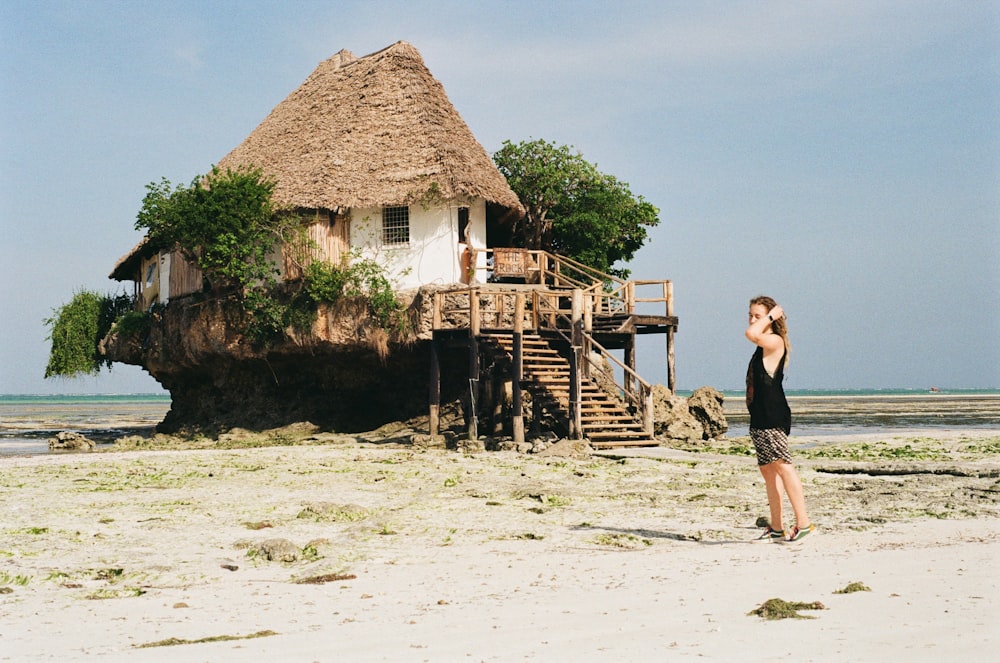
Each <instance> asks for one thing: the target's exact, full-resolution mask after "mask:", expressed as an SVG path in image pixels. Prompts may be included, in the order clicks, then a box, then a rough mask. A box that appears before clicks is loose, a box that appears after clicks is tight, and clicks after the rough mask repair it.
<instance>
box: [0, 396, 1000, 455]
mask: <svg viewBox="0 0 1000 663" xmlns="http://www.w3.org/2000/svg"><path fill="white" fill-rule="evenodd" d="M680 395H682V396H688V395H690V392H683V391H682V392H680ZM724 395H725V402H724V405H723V409H724V411H725V414H726V419H727V421H728V423H729V432H728V435H729V436H730V437H737V436H742V435H746V434H747V426H748V423H749V417H748V416H747V413H746V407H745V405H744V394H743V392H742V391H726V392H724ZM788 397H789V403H790V404H791V407H792V436H793V438H794V437H795V436H810V437H823V436H837V435H845V434H869V433H906V432H914V433H916V432H917V431H920V430H926V429H937V430H941V429H952V430H969V431H970V432H972V431H975V432H979V433H983V432H986V433H989V434H993V432H995V433H996V434H997V435H1000V389H942V390H939V391H934V392H931V391H930V390H927V389H864V390H844V389H837V390H798V391H789V392H788ZM169 409H170V397H169V396H167V395H162V394H100V395H55V396H50V395H2V394H0V456H4V455H12V454H16V455H21V454H38V453H49V451H48V438H50V437H52V436H53V435H55V433H57V432H59V431H64V430H72V431H79V432H81V433H83V434H85V435H87V436H88V437H90V438H92V439H94V440H95V441H97V442H99V443H100V442H111V441H113V440H114V439H115V438H117V437H121V436H122V435H126V434H131V433H149V432H151V431H152V430H153V428H154V427H155V426H156V424H157V423H159V422H160V421H161V420H162V419H163V417H164V416H165V415H166V413H167V411H168V410H169Z"/></svg>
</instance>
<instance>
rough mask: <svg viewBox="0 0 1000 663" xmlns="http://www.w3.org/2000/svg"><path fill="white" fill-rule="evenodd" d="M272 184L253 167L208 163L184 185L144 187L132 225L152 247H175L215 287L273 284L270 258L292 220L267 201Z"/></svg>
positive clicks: (163, 184) (269, 199)
mask: <svg viewBox="0 0 1000 663" xmlns="http://www.w3.org/2000/svg"><path fill="white" fill-rule="evenodd" d="M274 187H275V182H274V180H271V179H269V178H267V177H265V176H264V175H263V172H262V171H261V170H259V169H252V168H250V169H240V170H226V171H225V172H223V171H220V170H219V169H218V168H215V167H213V168H212V171H211V172H210V173H209V174H208V175H205V176H201V175H199V176H198V177H195V178H194V180H193V181H192V182H191V184H190V185H188V186H187V187H184V186H178V187H177V188H173V187H172V185H171V184H170V182H169V181H167V180H166V179H163V180H161V181H160V182H159V183H151V184H148V185H146V196H145V197H144V198H143V201H142V209H141V210H140V211H139V214H138V216H137V217H136V222H135V228H136V230H144V231H146V233H147V234H148V235H149V239H150V241H151V242H152V243H153V244H154V245H156V246H166V247H173V246H176V247H178V248H179V249H180V250H181V252H182V253H183V254H184V257H185V258H187V259H188V260H190V261H191V262H192V263H194V264H196V265H198V267H199V268H200V269H201V270H202V272H203V273H204V275H205V278H206V279H208V281H209V283H211V284H212V285H213V286H214V287H227V286H238V287H239V288H241V289H247V288H251V287H256V286H258V285H260V284H265V285H266V284H270V283H274V282H275V277H276V276H277V269H276V268H275V267H274V265H273V264H272V263H271V261H270V260H269V256H270V254H271V252H272V251H273V250H274V247H275V245H276V243H277V241H278V238H279V236H280V234H281V232H282V230H283V229H284V228H285V227H286V226H289V225H291V224H292V223H293V221H292V219H291V217H290V215H286V214H280V213H278V210H276V209H275V207H274V205H273V204H272V202H271V196H272V194H273V193H274Z"/></svg>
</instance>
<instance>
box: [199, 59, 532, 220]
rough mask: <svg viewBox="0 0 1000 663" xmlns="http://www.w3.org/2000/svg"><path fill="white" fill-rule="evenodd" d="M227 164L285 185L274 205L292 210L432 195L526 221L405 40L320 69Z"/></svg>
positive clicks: (324, 64) (401, 200)
mask: <svg viewBox="0 0 1000 663" xmlns="http://www.w3.org/2000/svg"><path fill="white" fill-rule="evenodd" d="M218 165H219V167H220V169H222V170H226V169H227V168H232V169H236V168H239V167H246V166H253V167H257V168H260V169H261V170H263V171H264V172H265V174H268V175H270V176H272V177H273V178H275V179H276V180H277V187H276V189H275V193H274V198H275V202H276V203H278V204H280V205H288V206H292V207H302V208H311V209H312V208H325V209H333V210H335V209H338V208H349V207H380V206H385V205H400V204H409V203H413V202H417V201H419V200H422V199H426V197H427V195H428V192H429V191H430V192H434V193H437V194H440V196H442V197H444V198H446V199H447V198H455V197H459V196H461V195H468V196H479V197H481V198H484V199H485V200H487V201H490V202H493V203H497V204H499V205H501V206H503V207H506V208H508V209H510V210H511V211H512V212H514V213H516V214H518V215H520V214H523V208H522V207H521V204H520V202H519V201H518V199H517V196H516V195H515V194H514V192H513V191H511V189H510V187H509V186H508V185H507V180H506V179H504V177H503V175H501V174H500V172H499V171H498V170H497V168H496V166H495V165H494V164H493V161H492V160H491V159H490V157H489V155H488V154H487V153H486V150H485V149H484V148H483V146H482V145H480V144H479V142H478V141H477V140H476V139H475V137H474V136H473V135H472V132H471V131H470V130H469V127H468V126H467V125H466V124H465V122H464V121H463V120H462V118H461V117H460V116H459V114H458V112H457V111H456V110H455V107H454V106H452V105H451V102H450V101H449V100H448V96H447V95H446V94H445V91H444V87H442V86H441V84H440V83H439V82H438V81H437V80H436V79H435V78H434V77H433V76H432V75H431V73H430V71H428V69H427V67H426V66H425V65H424V62H423V59H422V58H421V57H420V53H418V52H417V49H415V48H414V47H413V46H411V45H410V44H408V43H406V42H403V41H400V42H396V43H395V44H393V45H392V46H389V47H388V48H386V49H383V50H381V51H378V52H377V53H372V54H371V55H366V56H364V57H362V58H355V57H354V56H353V55H352V54H351V53H350V52H348V51H346V50H345V51H340V52H339V53H337V54H336V55H334V56H333V57H331V58H330V59H328V60H326V61H325V62H322V63H320V65H319V66H318V67H316V70H315V71H314V72H313V73H312V74H311V75H310V76H309V78H307V79H306V81H305V82H304V83H303V84H302V85H300V86H299V87H298V89H296V90H295V91H294V92H292V93H291V94H290V95H288V98H286V99H285V100H284V101H282V102H281V103H280V104H278V105H277V106H276V107H275V108H274V110H272V111H271V113H270V115H268V116H267V118H266V119H265V120H264V121H263V122H261V124H260V125H259V126H258V127H257V128H256V129H254V130H253V132H252V133H251V134H250V135H249V136H248V137H247V138H246V140H244V141H243V142H242V143H241V144H240V145H239V146H238V147H237V148H236V149H234V150H233V151H232V152H230V153H229V154H228V155H226V157H225V158H224V159H222V161H220V162H219V164H218ZM435 185H436V186H435Z"/></svg>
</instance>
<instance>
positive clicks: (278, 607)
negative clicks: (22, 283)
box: [0, 431, 1000, 661]
mask: <svg viewBox="0 0 1000 663" xmlns="http://www.w3.org/2000/svg"><path fill="white" fill-rule="evenodd" d="M285 441H286V442H287V440H285ZM793 442H797V443H798V444H799V445H800V446H806V447H808V446H809V444H810V443H809V441H808V440H797V441H796V440H793ZM739 444H740V440H738V439H734V440H732V441H730V442H728V443H726V444H725V445H722V446H721V447H719V448H718V449H716V450H714V451H713V452H711V453H704V452H698V453H694V452H688V451H682V450H674V449H665V448H654V449H646V450H635V451H631V452H614V453H610V452H608V453H603V454H601V455H592V456H577V457H568V456H559V455H552V456H542V455H519V454H515V453H510V452H487V453H478V454H471V455H466V454H462V453H459V452H457V451H454V450H448V449H441V448H417V447H415V446H413V445H411V444H407V443H404V442H401V441H399V440H395V441H394V440H392V439H384V440H381V441H379V442H374V441H364V440H358V439H356V438H347V437H336V436H328V437H326V438H317V439H312V440H308V439H307V440H305V441H304V442H303V441H298V443H297V444H294V445H289V446H259V447H253V445H252V444H250V445H248V446H250V447H251V448H230V449H218V448H196V449H182V450H178V449H167V450H157V449H152V450H144V449H137V450H122V451H119V450H111V451H101V452H92V453H78V454H50V455H45V456H34V457H10V458H4V459H2V463H0V508H2V512H3V514H4V520H3V525H2V529H0V592H3V593H0V661H43V660H44V661H50V660H59V661H76V660H101V661H118V660H128V661H179V660H181V661H259V660H275V661H278V660H280V661H335V660H346V661H525V660H534V661H609V660H675V659H686V658H701V659H708V660H751V661H752V660H765V659H774V658H777V657H784V656H794V657H795V658H796V659H797V660H815V661H824V660H852V661H858V660H871V661H876V660H879V661H881V660H887V659H897V660H899V659H902V660H909V661H922V660H927V661H930V660H940V659H941V658H942V657H948V658H958V659H963V660H987V659H989V658H991V657H992V656H994V655H995V652H996V651H997V648H998V647H1000V617H998V614H1000V612H998V609H1000V518H998V516H1000V478H998V477H1000V464H998V463H997V461H996V459H997V457H998V456H997V453H1000V449H998V447H1000V436H998V434H997V432H996V431H993V432H990V431H979V432H977V433H975V434H968V433H964V432H961V431H951V432H949V431H933V432H928V433H927V434H926V435H924V434H921V435H919V436H911V438H898V437H895V438H888V437H877V436H867V437H865V438H864V439H857V438H850V439H848V438H845V439H844V440H841V441H840V443H839V444H835V445H830V444H825V445H823V446H822V449H823V451H822V452H818V451H817V450H816V449H811V450H807V449H800V450H799V452H797V454H798V457H799V458H800V459H799V460H797V465H798V466H799V468H800V472H801V474H802V478H803V482H804V484H805V488H806V494H807V498H808V500H809V506H810V510H811V514H812V517H813V520H814V521H815V522H816V523H817V524H818V525H819V527H820V533H819V534H818V535H816V536H815V537H812V538H811V539H807V540H806V541H805V542H804V543H803V544H801V545H799V546H791V545H775V544H771V543H768V542H759V541H757V540H756V537H757V536H758V534H759V530H758V529H757V527H756V526H755V524H756V521H757V518H758V517H760V516H763V515H765V514H766V511H767V509H766V500H765V496H764V488H763V482H762V480H761V479H760V475H759V473H758V472H757V469H756V466H755V464H754V461H753V459H752V458H750V457H748V456H744V455H733V454H731V453H720V452H726V451H729V452H731V451H733V450H734V448H736V447H738V446H739ZM820 453H821V454H823V455H817V454H820ZM789 516H790V513H789ZM788 524H790V523H788ZM849 588H860V589H862V591H844V590H846V589H849ZM769 599H782V600H784V601H789V602H803V603H809V604H813V603H817V602H818V603H819V604H821V605H822V609H802V610H800V611H799V614H800V615H801V616H802V617H805V618H804V619H794V618H789V619H781V620H768V619H764V618H763V617H761V616H757V615H753V614H748V613H751V612H752V611H754V610H755V609H758V608H760V607H761V606H762V605H763V604H764V603H765V602H766V601H768V600H769ZM812 607H814V608H819V606H812Z"/></svg>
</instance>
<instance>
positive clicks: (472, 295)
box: [469, 288, 480, 338]
mask: <svg viewBox="0 0 1000 663" xmlns="http://www.w3.org/2000/svg"><path fill="white" fill-rule="evenodd" d="M479 323H480V320H479V291H478V290H475V289H474V288H470V289H469V331H470V333H471V334H472V337H473V338H479Z"/></svg>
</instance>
